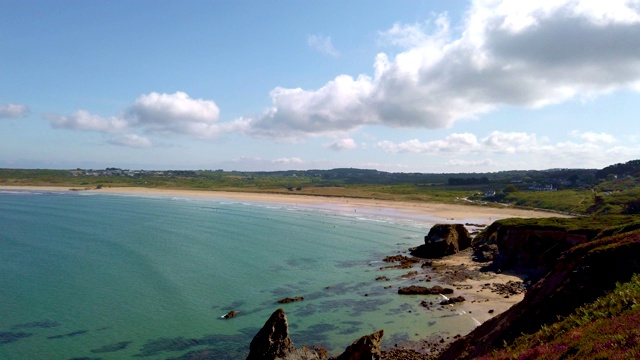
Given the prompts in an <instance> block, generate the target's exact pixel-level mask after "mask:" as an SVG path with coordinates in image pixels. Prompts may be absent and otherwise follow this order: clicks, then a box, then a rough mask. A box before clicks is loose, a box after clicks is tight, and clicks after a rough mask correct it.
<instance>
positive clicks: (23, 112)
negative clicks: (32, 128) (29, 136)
mask: <svg viewBox="0 0 640 360" xmlns="http://www.w3.org/2000/svg"><path fill="white" fill-rule="evenodd" d="M27 114H29V107H28V106H26V105H22V104H12V103H9V104H7V105H3V104H0V119H2V118H19V117H24V116H27Z"/></svg>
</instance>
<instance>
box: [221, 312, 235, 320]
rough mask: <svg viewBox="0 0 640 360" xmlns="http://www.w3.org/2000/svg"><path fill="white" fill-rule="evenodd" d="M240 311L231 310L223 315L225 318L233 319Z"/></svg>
mask: <svg viewBox="0 0 640 360" xmlns="http://www.w3.org/2000/svg"><path fill="white" fill-rule="evenodd" d="M238 314H239V312H238V311H235V310H234V311H229V312H228V313H226V314H224V315H223V316H222V317H223V318H225V319H231V318H233V317H236V316H238Z"/></svg>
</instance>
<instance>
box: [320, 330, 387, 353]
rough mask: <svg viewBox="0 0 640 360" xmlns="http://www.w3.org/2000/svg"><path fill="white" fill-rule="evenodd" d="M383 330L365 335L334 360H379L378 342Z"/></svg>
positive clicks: (379, 348)
mask: <svg viewBox="0 0 640 360" xmlns="http://www.w3.org/2000/svg"><path fill="white" fill-rule="evenodd" d="M383 334H384V331H383V330H378V331H376V332H374V333H373V334H370V335H365V336H363V337H361V338H360V339H358V340H356V341H354V342H353V344H351V345H349V346H348V347H347V348H346V349H345V350H344V352H343V353H342V354H340V355H338V357H335V358H332V359H335V360H379V359H380V358H381V356H382V354H381V346H380V342H381V340H382V335H383Z"/></svg>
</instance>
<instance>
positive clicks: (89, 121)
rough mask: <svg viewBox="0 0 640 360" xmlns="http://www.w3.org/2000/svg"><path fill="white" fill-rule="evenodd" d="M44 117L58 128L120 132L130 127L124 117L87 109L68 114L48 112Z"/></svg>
mask: <svg viewBox="0 0 640 360" xmlns="http://www.w3.org/2000/svg"><path fill="white" fill-rule="evenodd" d="M44 118H45V119H47V120H49V121H50V122H51V126H53V127H54V128H57V129H71V130H83V131H97V132H118V131H122V130H125V129H126V128H127V127H128V123H127V121H126V120H125V119H123V118H120V117H116V116H111V117H102V116H99V115H93V114H91V113H89V112H88V111H86V110H78V111H76V112H75V113H73V114H72V115H68V116H62V115H55V114H47V115H44Z"/></svg>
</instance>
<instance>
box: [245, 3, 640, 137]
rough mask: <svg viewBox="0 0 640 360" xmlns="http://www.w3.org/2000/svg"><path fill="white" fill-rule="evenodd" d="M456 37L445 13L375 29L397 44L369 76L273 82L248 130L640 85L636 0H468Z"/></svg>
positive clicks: (321, 129)
mask: <svg viewBox="0 0 640 360" xmlns="http://www.w3.org/2000/svg"><path fill="white" fill-rule="evenodd" d="M466 14H467V15H466V18H465V20H464V22H463V23H462V25H461V27H460V31H459V32H457V34H460V35H458V36H453V35H452V33H451V31H450V30H449V29H450V25H449V22H448V20H447V18H446V16H442V15H441V16H439V17H437V18H436V20H435V22H434V23H435V26H434V27H433V28H434V29H433V30H432V31H431V32H427V31H428V27H429V26H428V25H429V24H426V25H424V24H413V25H403V24H395V25H394V26H393V27H392V28H391V29H389V30H387V31H386V32H382V33H381V37H383V38H384V40H386V41H387V42H390V43H392V44H395V45H399V46H404V47H406V49H404V50H403V51H401V52H400V53H398V54H396V55H394V56H393V55H387V54H379V55H378V56H377V57H376V60H375V62H374V74H373V76H367V75H360V76H358V77H356V78H354V77H352V76H348V75H340V76H337V77H336V78H335V79H333V80H332V81H329V82H327V83H326V84H325V85H324V86H322V87H321V88H319V89H317V90H303V89H287V88H276V89H274V90H273V91H272V92H271V94H270V95H271V100H272V104H273V105H272V107H271V108H270V109H268V110H266V111H265V112H263V113H262V114H261V115H260V116H257V117H255V118H253V119H252V120H251V123H250V126H251V128H250V129H249V130H248V132H249V133H250V134H252V135H256V136H266V137H273V138H283V137H294V136H306V135H318V134H327V133H332V132H335V131H343V132H344V131H350V130H354V129H357V128H359V127H361V126H363V125H370V124H378V125H384V126H389V127H416V128H418V127H419V128H431V129H432V128H446V127H449V126H451V124H452V123H453V122H455V121H457V120H459V119H463V118H477V117H478V116H480V115H482V114H484V113H487V112H490V111H492V110H494V109H497V108H500V107H502V106H506V105H509V106H518V107H529V108H537V107H542V106H546V105H549V104H557V103H562V102H564V101H567V100H570V99H574V98H580V99H582V98H593V97H596V96H598V95H599V94H603V93H607V92H611V91H615V90H618V89H635V90H637V89H638V88H640V86H639V85H638V84H640V1H639V0H630V1H625V0H611V1H607V2H606V3H604V4H603V3H602V2H599V1H586V0H585V1H579V0H558V1H507V0H505V1H496V0H477V1H474V2H473V3H472V5H471V8H470V9H469V10H468V11H467V13H466Z"/></svg>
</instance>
